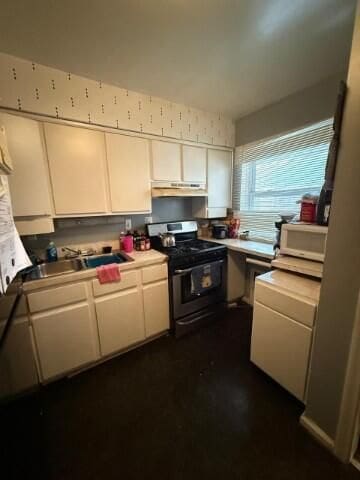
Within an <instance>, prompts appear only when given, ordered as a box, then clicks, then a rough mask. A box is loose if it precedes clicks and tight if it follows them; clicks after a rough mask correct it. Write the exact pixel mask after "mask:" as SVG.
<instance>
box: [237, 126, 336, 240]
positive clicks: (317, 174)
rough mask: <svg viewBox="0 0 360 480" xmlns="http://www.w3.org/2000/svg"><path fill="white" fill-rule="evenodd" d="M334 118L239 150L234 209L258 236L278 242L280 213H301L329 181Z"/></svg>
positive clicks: (243, 227) (259, 238)
mask: <svg viewBox="0 0 360 480" xmlns="http://www.w3.org/2000/svg"><path fill="white" fill-rule="evenodd" d="M332 122H333V119H332V118H330V119H328V120H324V121H322V122H318V123H316V124H313V125H310V126H307V127H304V128H301V129H298V130H294V131H291V132H287V133H286V134H283V135H277V136H275V137H271V138H266V139H264V140H260V141H257V142H254V143H251V144H248V145H243V146H241V147H237V148H236V152H235V165H234V186H233V209H234V210H235V211H238V212H239V213H240V222H241V224H240V228H241V230H250V238H252V239H253V240H261V241H270V242H271V241H273V238H274V235H275V226H274V222H275V221H276V220H279V216H278V215H279V214H280V213H294V214H295V213H298V212H299V205H298V204H296V201H297V200H299V199H300V198H301V197H302V195H303V194H305V193H311V194H318V193H319V192H320V189H321V186H322V184H323V181H324V173H325V166H326V160H327V154H328V150H329V144H330V141H331V138H332V134H333V131H332Z"/></svg>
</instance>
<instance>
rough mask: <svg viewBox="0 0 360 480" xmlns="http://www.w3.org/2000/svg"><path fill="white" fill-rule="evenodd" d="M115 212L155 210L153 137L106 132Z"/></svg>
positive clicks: (112, 207) (111, 195)
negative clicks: (151, 177) (152, 176)
mask: <svg viewBox="0 0 360 480" xmlns="http://www.w3.org/2000/svg"><path fill="white" fill-rule="evenodd" d="M105 138H106V153H107V162H108V169H109V184H110V198H111V210H112V212H149V211H151V188H150V158H149V141H148V140H145V139H144V138H137V137H127V136H125V135H118V134H112V133H106V134H105Z"/></svg>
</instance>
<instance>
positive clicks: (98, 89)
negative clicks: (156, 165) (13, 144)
mask: <svg viewBox="0 0 360 480" xmlns="http://www.w3.org/2000/svg"><path fill="white" fill-rule="evenodd" d="M0 106H1V107H5V108H11V109H13V110H17V111H22V112H28V113H35V114H39V115H46V116H48V117H53V118H59V119H63V120H71V121H77V122H82V123H87V124H92V125H99V126H103V127H111V128H117V129H121V130H128V131H129V130H131V131H134V132H139V133H141V132H143V133H147V134H153V135H159V136H163V137H170V138H175V139H180V140H182V139H183V140H189V141H193V142H201V143H207V144H209V145H218V146H228V147H234V146H235V125H234V123H233V121H232V120H231V119H228V118H225V117H223V116H222V115H220V114H216V113H209V112H204V111H201V110H198V109H195V108H191V107H188V106H186V105H182V104H178V103H173V102H170V101H168V100H164V99H162V98H158V97H152V96H149V95H144V94H141V93H137V92H134V91H131V90H125V89H123V88H119V87H115V86H112V85H107V84H105V83H102V82H101V79H99V81H94V80H90V79H87V78H84V77H80V76H78V75H74V74H72V73H70V72H63V71H61V70H57V69H54V68H50V67H47V66H44V65H40V64H37V63H33V62H31V61H28V60H23V59H20V58H17V57H13V56H11V55H7V54H4V53H0Z"/></svg>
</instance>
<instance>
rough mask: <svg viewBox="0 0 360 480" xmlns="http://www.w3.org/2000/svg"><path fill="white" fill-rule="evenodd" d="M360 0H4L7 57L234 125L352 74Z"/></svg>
mask: <svg viewBox="0 0 360 480" xmlns="http://www.w3.org/2000/svg"><path fill="white" fill-rule="evenodd" d="M355 5H356V0H316V1H314V0H293V1H289V0H266V1H265V0H102V1H99V0H97V1H94V0H61V1H59V0H32V1H31V2H29V1H28V0H2V2H1V19H2V22H1V29H0V49H1V51H3V52H5V53H9V54H12V55H15V56H19V57H22V58H25V59H28V60H32V61H35V62H38V63H42V64H45V65H48V66H51V67H55V68H59V69H61V70H65V71H70V72H73V73H75V74H78V75H83V76H85V77H88V78H91V79H94V80H102V81H103V82H106V83H109V84H113V85H117V86H120V87H123V88H127V89H129V90H135V91H138V92H142V93H146V94H149V95H154V96H158V97H162V98H165V99H168V100H171V101H174V102H179V103H185V104H186V105H189V106H192V107H196V108H200V109H203V110H207V111H213V112H217V113H222V114H224V115H227V116H230V117H232V118H234V119H236V118H239V117H241V116H244V115H246V114H248V113H250V112H253V111H256V110H259V109H261V108H263V107H265V106H266V105H269V104H271V103H273V102H276V101H278V100H280V99H281V98H284V97H286V96H288V95H290V94H292V93H294V92H296V91H299V90H302V89H304V88H306V87H309V86H311V85H314V84H315V83H318V82H320V81H321V80H323V79H325V78H327V77H329V76H332V75H334V74H335V73H338V72H341V71H345V70H346V68H347V62H348V54H349V50H350V44H351V35H352V27H353V18H354V9H355Z"/></svg>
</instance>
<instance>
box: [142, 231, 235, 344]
mask: <svg viewBox="0 0 360 480" xmlns="http://www.w3.org/2000/svg"><path fill="white" fill-rule="evenodd" d="M147 232H148V235H149V237H150V242H151V246H152V247H153V248H155V249H156V250H159V251H160V252H162V253H165V254H166V255H168V257H169V261H168V269H169V298H170V320H171V329H172V330H173V331H174V333H175V336H177V337H178V336H181V335H183V334H185V333H188V332H190V331H191V330H194V329H196V328H198V327H199V326H201V325H202V324H203V323H205V322H208V321H209V320H210V319H211V317H212V316H213V314H214V313H216V312H219V311H221V310H222V309H223V308H224V306H225V305H226V281H227V280H226V279H227V249H226V247H225V246H224V245H219V244H216V243H214V242H207V241H205V240H199V239H198V238H197V233H198V226H197V223H196V222H195V221H180V222H169V223H151V224H148V225H147ZM169 234H171V235H173V236H174V240H175V245H173V246H170V245H169V246H166V245H164V243H163V239H164V238H167V235H169Z"/></svg>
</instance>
